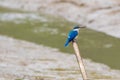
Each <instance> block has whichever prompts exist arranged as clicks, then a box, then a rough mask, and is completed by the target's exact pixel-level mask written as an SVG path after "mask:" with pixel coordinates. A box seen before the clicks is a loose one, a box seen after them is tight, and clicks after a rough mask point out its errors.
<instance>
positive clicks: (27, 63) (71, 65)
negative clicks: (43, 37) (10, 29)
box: [0, 36, 120, 80]
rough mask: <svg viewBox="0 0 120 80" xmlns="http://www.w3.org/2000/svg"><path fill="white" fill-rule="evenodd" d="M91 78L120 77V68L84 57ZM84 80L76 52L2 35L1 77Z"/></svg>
mask: <svg viewBox="0 0 120 80" xmlns="http://www.w3.org/2000/svg"><path fill="white" fill-rule="evenodd" d="M84 63H85V67H86V70H87V74H88V76H89V78H92V79H91V80H93V79H95V80H97V79H102V80H119V79H120V76H119V75H120V71H119V70H112V69H110V68H109V67H108V66H106V65H104V64H99V63H95V62H93V61H91V60H89V59H84ZM15 79H22V80H82V78H81V75H80V72H79V67H78V64H77V61H76V57H75V55H74V54H71V55H70V54H65V53H62V52H59V50H57V49H54V48H49V47H45V46H42V45H37V44H34V43H30V42H26V41H22V40H15V39H13V38H9V37H5V36H0V80H15Z"/></svg>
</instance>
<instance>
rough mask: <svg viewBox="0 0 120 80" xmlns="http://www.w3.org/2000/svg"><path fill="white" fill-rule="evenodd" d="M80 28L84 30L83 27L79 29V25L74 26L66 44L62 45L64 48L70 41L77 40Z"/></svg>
mask: <svg viewBox="0 0 120 80" xmlns="http://www.w3.org/2000/svg"><path fill="white" fill-rule="evenodd" d="M80 28H85V27H84V26H82V27H80V26H79V25H76V26H75V27H74V28H73V29H72V30H71V31H70V32H69V34H68V38H67V40H66V43H65V45H64V46H65V47H67V46H68V45H69V43H70V42H71V41H74V40H75V39H76V38H77V36H78V33H79V29H80Z"/></svg>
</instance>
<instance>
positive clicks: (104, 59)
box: [0, 9, 120, 69]
mask: <svg viewBox="0 0 120 80" xmlns="http://www.w3.org/2000/svg"><path fill="white" fill-rule="evenodd" d="M8 12H9V13H10V14H11V13H13V14H14V13H16V12H17V11H11V12H10V10H9V11H8V10H3V11H2V9H1V14H5V13H8ZM17 13H19V14H21V16H22V14H23V12H17ZM24 13H25V12H24ZM8 16H10V15H8ZM37 16H38V17H43V18H45V19H47V20H48V21H42V20H39V19H33V20H31V18H29V17H27V18H24V19H19V18H17V19H16V18H15V21H17V23H16V22H15V21H14V20H10V21H2V20H0V35H6V36H10V37H14V38H17V39H22V40H27V41H30V42H35V43H37V44H42V45H45V46H50V47H54V48H58V49H59V50H60V51H62V52H67V53H74V51H73V49H72V45H69V47H67V48H65V47H64V43H65V40H66V37H67V33H68V31H69V30H71V29H72V26H73V25H75V23H72V22H68V21H66V20H64V19H62V18H59V17H51V16H49V15H46V14H45V15H41V14H38V15H37ZM19 20H20V21H22V22H19ZM78 43H79V47H80V51H81V54H82V56H83V57H84V58H90V59H92V60H93V61H96V62H99V63H104V64H107V65H108V66H110V67H111V68H114V69H120V63H119V61H120V39H117V38H114V37H111V36H108V35H105V34H104V33H100V32H96V31H93V30H90V29H83V30H81V31H80V35H79V38H78Z"/></svg>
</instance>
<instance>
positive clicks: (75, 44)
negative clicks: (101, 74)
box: [72, 41, 88, 80]
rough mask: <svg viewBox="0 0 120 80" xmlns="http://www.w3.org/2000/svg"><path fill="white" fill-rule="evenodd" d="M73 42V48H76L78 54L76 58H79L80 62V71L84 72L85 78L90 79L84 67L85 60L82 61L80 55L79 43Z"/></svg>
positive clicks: (84, 79) (85, 79)
mask: <svg viewBox="0 0 120 80" xmlns="http://www.w3.org/2000/svg"><path fill="white" fill-rule="evenodd" d="M72 44H73V48H74V51H75V55H76V58H77V61H78V64H79V68H80V72H81V74H82V77H83V80H88V78H87V74H86V71H85V67H84V64H83V61H82V57H81V55H80V51H79V48H78V45H77V43H76V41H73V42H72Z"/></svg>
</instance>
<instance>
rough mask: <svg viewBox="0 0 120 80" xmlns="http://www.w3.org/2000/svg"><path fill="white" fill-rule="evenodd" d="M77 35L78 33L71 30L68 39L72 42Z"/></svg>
mask: <svg viewBox="0 0 120 80" xmlns="http://www.w3.org/2000/svg"><path fill="white" fill-rule="evenodd" d="M77 35H78V32H77V31H73V30H72V31H70V32H69V35H68V39H69V40H70V41H72V40H73V39H74V38H75V37H76V36H77Z"/></svg>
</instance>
